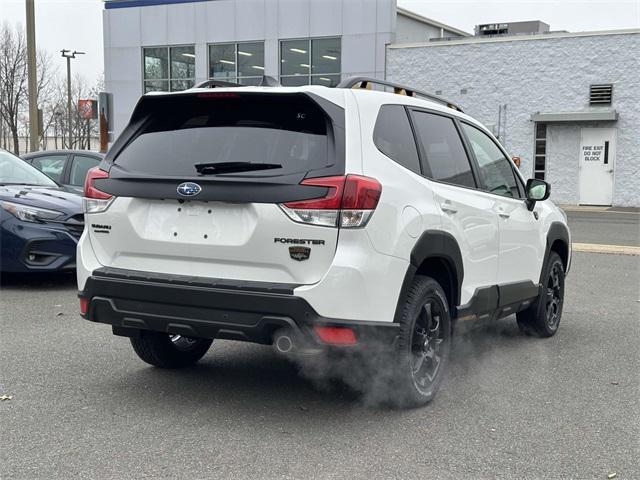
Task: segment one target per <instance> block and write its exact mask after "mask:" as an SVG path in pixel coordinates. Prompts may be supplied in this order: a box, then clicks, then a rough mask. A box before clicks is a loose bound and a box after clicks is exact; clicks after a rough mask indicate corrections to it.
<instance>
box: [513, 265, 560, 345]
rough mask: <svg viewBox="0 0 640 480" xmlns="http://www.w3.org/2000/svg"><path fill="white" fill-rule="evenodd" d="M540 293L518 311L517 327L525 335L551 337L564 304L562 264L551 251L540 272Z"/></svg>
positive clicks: (555, 330)
mask: <svg viewBox="0 0 640 480" xmlns="http://www.w3.org/2000/svg"><path fill="white" fill-rule="evenodd" d="M542 287H543V291H542V294H541V295H540V296H539V297H538V299H537V300H536V301H535V302H534V303H533V304H531V305H530V306H529V308H527V309H526V310H523V311H521V312H518V313H517V314H516V318H517V320H518V327H519V328H520V330H521V331H522V332H524V333H526V334H527V335H532V336H536V337H552V336H553V335H555V333H556V332H557V331H558V327H559V326H560V319H561V318H562V306H563V304H564V265H563V264H562V259H561V258H560V256H559V255H558V254H557V253H556V252H551V253H550V254H549V258H548V260H547V262H546V265H545V267H544V271H543V274H542Z"/></svg>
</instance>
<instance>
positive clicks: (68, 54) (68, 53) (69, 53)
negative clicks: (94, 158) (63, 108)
mask: <svg viewBox="0 0 640 480" xmlns="http://www.w3.org/2000/svg"><path fill="white" fill-rule="evenodd" d="M60 53H62V56H63V57H64V58H66V59H67V115H68V117H67V122H68V125H67V128H68V129H69V147H68V148H71V141H72V139H71V59H72V58H76V55H84V52H78V51H76V50H74V51H73V52H72V51H71V50H67V49H63V50H60Z"/></svg>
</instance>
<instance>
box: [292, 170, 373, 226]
mask: <svg viewBox="0 0 640 480" xmlns="http://www.w3.org/2000/svg"><path fill="white" fill-rule="evenodd" d="M300 184H301V185H308V186H314V187H325V188H327V192H326V194H325V195H324V196H323V197H319V198H312V199H310V200H302V201H297V202H287V203H284V204H282V205H280V207H281V208H282V210H283V211H284V212H285V213H286V214H287V215H288V216H289V218H291V220H293V221H294V222H298V223H307V224H310V225H321V226H325V227H341V228H361V227H364V226H365V225H366V224H367V222H369V219H370V218H371V215H372V214H373V211H374V210H375V208H376V206H377V205H378V200H380V194H381V193H382V185H380V182H378V181H377V180H375V179H373V178H369V177H361V176H359V175H347V176H340V177H320V178H308V179H306V180H303V181H302V182H301V183H300Z"/></svg>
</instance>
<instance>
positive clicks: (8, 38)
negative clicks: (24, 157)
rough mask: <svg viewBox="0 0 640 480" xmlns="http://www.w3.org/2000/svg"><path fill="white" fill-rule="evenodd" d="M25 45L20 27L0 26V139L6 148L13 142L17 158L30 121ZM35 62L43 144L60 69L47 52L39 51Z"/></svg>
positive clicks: (49, 121)
mask: <svg viewBox="0 0 640 480" xmlns="http://www.w3.org/2000/svg"><path fill="white" fill-rule="evenodd" d="M26 46H27V44H26V39H25V34H24V31H23V30H22V29H21V28H20V27H16V28H12V27H11V26H10V25H9V24H8V23H4V24H2V25H0V137H1V138H2V146H3V147H5V148H6V147H7V144H8V143H13V147H12V148H11V149H12V150H13V151H14V153H15V154H16V155H17V154H18V153H19V146H20V145H19V137H20V132H21V131H22V127H25V126H26V125H28V122H29V115H28V111H27V101H28V92H27V50H26ZM36 61H37V76H38V78H37V104H38V107H39V108H41V109H42V111H43V124H44V125H43V128H42V131H41V132H40V142H41V143H43V141H44V138H45V136H46V132H47V129H48V127H49V125H50V123H51V119H50V115H45V112H48V110H50V108H48V107H49V103H50V100H51V98H52V94H53V85H54V83H55V78H56V77H57V69H56V68H54V67H53V66H52V61H51V55H50V54H49V53H48V52H46V51H44V50H38V52H37V57H36ZM26 132H28V128H27V129H26ZM7 136H10V137H11V142H7V141H6V138H7ZM26 137H27V138H28V133H27V135H26Z"/></svg>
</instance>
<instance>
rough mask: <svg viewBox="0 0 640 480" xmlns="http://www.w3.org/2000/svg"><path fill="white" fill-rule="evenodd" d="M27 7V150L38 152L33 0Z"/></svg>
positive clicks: (27, 1) (27, 0)
mask: <svg viewBox="0 0 640 480" xmlns="http://www.w3.org/2000/svg"><path fill="white" fill-rule="evenodd" d="M26 7H27V77H28V87H29V150H30V151H32V152H35V151H36V150H38V140H39V134H38V77H37V75H38V73H37V69H36V22H35V7H34V5H33V0H26Z"/></svg>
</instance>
